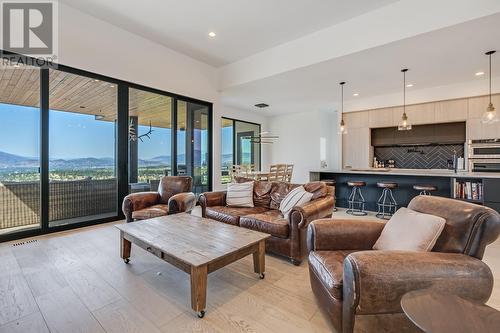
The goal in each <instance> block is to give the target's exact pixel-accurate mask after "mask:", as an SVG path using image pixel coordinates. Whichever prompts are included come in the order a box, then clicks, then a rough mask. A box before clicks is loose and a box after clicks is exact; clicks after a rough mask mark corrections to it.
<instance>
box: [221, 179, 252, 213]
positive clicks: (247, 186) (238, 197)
mask: <svg viewBox="0 0 500 333" xmlns="http://www.w3.org/2000/svg"><path fill="white" fill-rule="evenodd" d="M226 204H227V205H228V206H231V207H253V182H248V183H230V184H227V194H226Z"/></svg>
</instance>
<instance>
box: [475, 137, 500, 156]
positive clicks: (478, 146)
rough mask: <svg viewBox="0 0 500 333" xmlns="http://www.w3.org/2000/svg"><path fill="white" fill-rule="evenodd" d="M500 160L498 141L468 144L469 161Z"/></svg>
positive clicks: (491, 140) (499, 140) (499, 142)
mask: <svg viewBox="0 0 500 333" xmlns="http://www.w3.org/2000/svg"><path fill="white" fill-rule="evenodd" d="M476 158H480V159H487V158H494V159H500V139H490V140H472V141H471V142H470V143H469V159H476Z"/></svg>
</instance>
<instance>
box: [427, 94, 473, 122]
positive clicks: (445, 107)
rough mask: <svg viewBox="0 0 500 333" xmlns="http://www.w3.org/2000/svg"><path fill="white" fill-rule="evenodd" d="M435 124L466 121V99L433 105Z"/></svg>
mask: <svg viewBox="0 0 500 333" xmlns="http://www.w3.org/2000/svg"><path fill="white" fill-rule="evenodd" d="M435 108H436V109H435V114H436V122H449V121H465V120H467V109H468V101H467V99H454V100H450V101H439V102H436V103H435Z"/></svg>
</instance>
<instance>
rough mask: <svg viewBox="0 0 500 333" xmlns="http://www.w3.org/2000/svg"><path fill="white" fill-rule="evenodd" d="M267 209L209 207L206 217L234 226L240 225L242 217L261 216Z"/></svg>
mask: <svg viewBox="0 0 500 333" xmlns="http://www.w3.org/2000/svg"><path fill="white" fill-rule="evenodd" d="M267 210H268V209H267V208H265V207H226V206H213V207H207V208H206V210H205V215H206V217H207V218H209V219H213V220H217V221H220V222H224V223H227V224H232V225H240V216H242V215H250V214H259V213H263V212H265V211H267Z"/></svg>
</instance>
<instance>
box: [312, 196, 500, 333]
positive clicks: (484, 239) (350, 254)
mask: <svg viewBox="0 0 500 333" xmlns="http://www.w3.org/2000/svg"><path fill="white" fill-rule="evenodd" d="M408 208H410V209H412V210H414V211H417V212H422V213H427V214H432V215H437V216H441V217H443V218H445V219H446V225H445V228H444V230H443V232H442V233H441V235H440V237H439V238H438V240H437V242H436V244H435V246H434V248H433V250H432V251H431V252H408V251H407V252H404V251H374V250H371V249H372V247H373V245H374V244H375V242H376V241H377V239H378V237H379V236H380V233H381V232H382V229H383V228H384V223H383V222H377V221H370V220H366V219H320V220H317V221H314V222H313V223H311V224H310V226H309V228H308V235H307V245H308V249H309V250H310V253H309V275H310V280H311V287H312V290H313V292H314V294H315V295H316V298H317V299H318V301H319V303H320V306H321V307H322V308H323V309H324V310H326V312H327V314H328V316H329V317H330V318H331V321H332V323H333V326H334V327H335V328H336V330H337V331H338V332H339V333H340V332H343V333H351V332H354V331H356V332H421V331H420V330H419V329H417V328H416V326H414V325H413V324H412V323H411V322H410V321H409V320H408V319H407V318H406V316H405V315H404V313H403V311H402V309H401V305H400V302H401V297H402V296H403V295H404V294H405V293H407V292H409V291H412V290H418V289H426V288H434V289H436V290H438V291H441V292H443V293H451V294H456V295H459V296H461V297H464V298H466V299H470V300H474V301H478V302H482V303H484V302H486V301H487V300H488V298H489V297H490V295H491V292H492V288H493V276H492V273H491V271H490V269H489V267H488V266H487V265H486V264H485V263H484V262H483V261H481V259H482V257H483V254H484V250H485V247H486V245H488V244H490V243H492V242H493V241H495V240H496V239H497V237H498V235H499V233H500V215H499V214H498V213H497V212H495V211H494V210H492V209H490V208H486V207H483V206H479V205H474V204H471V203H467V202H462V201H458V200H453V199H447V198H440V197H431V196H418V197H416V198H414V199H413V200H412V201H411V202H410V204H409V206H408ZM443 320H446V318H443Z"/></svg>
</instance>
